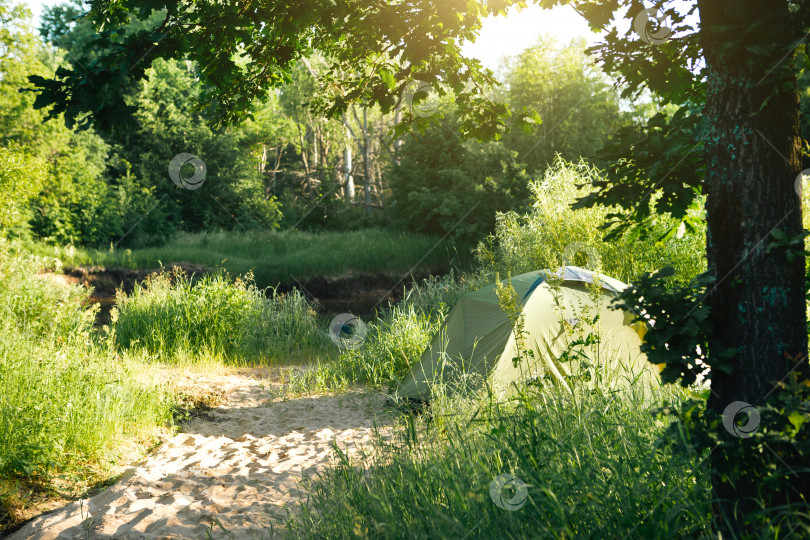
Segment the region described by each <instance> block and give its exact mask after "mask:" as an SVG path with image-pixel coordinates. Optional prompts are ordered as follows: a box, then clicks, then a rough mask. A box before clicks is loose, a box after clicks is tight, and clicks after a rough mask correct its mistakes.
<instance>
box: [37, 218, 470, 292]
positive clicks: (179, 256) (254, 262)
mask: <svg viewBox="0 0 810 540" xmlns="http://www.w3.org/2000/svg"><path fill="white" fill-rule="evenodd" d="M29 247H30V249H31V250H32V251H35V252H37V253H40V254H43V255H48V256H52V257H58V258H59V259H60V260H62V261H63V262H64V263H65V264H66V265H69V266H86V265H110V266H122V267H126V268H133V269H151V268H155V267H156V266H158V263H159V262H163V263H166V264H169V263H175V262H189V263H194V264H201V265H204V266H206V267H208V268H219V267H222V268H224V269H226V270H227V271H228V272H229V273H231V274H232V275H245V274H247V273H248V272H251V271H252V272H253V274H254V276H255V279H256V282H257V283H258V284H259V285H260V286H262V287H266V286H275V285H277V284H278V283H286V284H291V283H294V279H298V280H302V279H306V278H309V277H313V276H343V275H347V274H352V273H361V274H378V273H388V274H403V273H405V272H407V271H409V270H412V271H415V272H427V271H431V272H444V271H447V270H448V269H449V268H450V265H451V261H455V262H458V258H459V256H460V257H461V258H462V259H465V260H469V259H471V257H470V256H469V252H470V249H471V247H472V246H460V247H459V248H458V249H456V247H454V246H453V244H452V243H451V242H449V241H447V240H445V241H442V240H441V239H440V238H438V237H432V236H424V235H419V234H413V233H405V232H395V231H388V230H384V229H364V230H358V231H334V232H319V233H310V232H302V231H296V230H288V231H281V232H278V231H267V232H259V231H246V232H238V231H229V232H216V233H195V234H180V235H178V236H175V237H174V238H172V239H171V240H170V241H169V242H168V243H167V244H165V245H164V246H161V247H155V248H147V249H137V250H129V249H123V250H122V249H115V250H114V249H110V250H93V249H84V248H76V247H73V246H68V247H57V246H50V245H46V244H41V243H37V244H31V245H30V246H29Z"/></svg>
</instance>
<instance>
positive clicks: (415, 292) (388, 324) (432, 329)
mask: <svg viewBox="0 0 810 540" xmlns="http://www.w3.org/2000/svg"><path fill="white" fill-rule="evenodd" d="M487 281H488V277H487V276H485V275H481V274H470V275H462V276H457V275H455V274H454V273H452V272H451V273H450V274H449V275H447V276H444V277H441V278H440V277H431V278H429V279H425V280H422V282H421V283H414V284H413V287H412V288H411V289H410V290H409V291H408V293H407V294H406V296H405V298H404V299H403V300H402V301H401V302H400V303H399V304H397V305H396V306H393V307H392V308H390V309H388V310H386V311H384V312H383V313H382V314H380V316H379V318H378V319H376V320H374V321H370V322H369V323H368V325H367V326H368V330H367V334H366V336H365V339H364V340H363V342H362V343H361V344H360V346H359V347H357V348H347V349H340V350H333V354H332V355H329V356H327V357H325V358H324V359H321V360H320V361H319V362H318V363H317V364H315V365H314V366H313V367H312V368H310V369H304V370H301V369H295V370H291V371H290V372H289V377H288V389H289V391H291V392H308V391H327V390H343V389H345V388H347V387H349V386H352V385H358V384H362V385H370V386H372V387H375V388H388V389H390V388H393V387H395V386H396V385H397V384H399V381H400V380H401V379H402V378H403V377H405V375H407V374H408V372H409V371H410V369H411V366H412V365H414V363H416V362H418V361H419V358H420V356H421V355H422V352H423V351H424V350H425V348H426V347H427V345H428V344H429V343H430V340H431V339H432V338H433V335H434V334H435V333H436V332H437V331H438V330H439V329H440V328H441V326H442V323H444V320H445V318H446V317H447V314H448V313H449V312H450V310H451V309H452V307H453V306H454V305H455V304H456V302H458V300H459V298H461V296H462V295H463V294H465V293H467V292H471V291H474V290H476V289H477V288H479V287H481V286H482V285H485V284H486V283H487Z"/></svg>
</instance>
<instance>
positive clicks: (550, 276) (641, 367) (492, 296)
mask: <svg viewBox="0 0 810 540" xmlns="http://www.w3.org/2000/svg"><path fill="white" fill-rule="evenodd" d="M511 281H512V286H513V287H514V289H515V292H516V293H517V299H518V301H519V302H520V305H522V314H523V318H524V323H523V326H524V347H525V350H530V351H532V353H531V355H524V360H522V361H519V362H517V365H515V362H513V359H514V358H515V357H516V356H517V352H516V351H517V349H516V340H515V332H514V329H513V325H512V323H511V321H510V319H509V317H508V316H507V314H506V313H505V312H504V310H503V309H502V308H501V306H500V303H499V301H498V296H497V294H496V284H492V285H489V286H486V287H483V288H481V289H479V290H477V291H475V292H472V293H469V294H466V295H464V296H463V297H462V298H461V300H459V302H458V304H457V305H456V306H455V307H454V308H453V310H452V311H451V312H450V314H449V315H448V317H447V320H446V321H445V323H444V325H443V326H442V329H441V330H440V331H439V332H438V333H437V334H436V336H434V338H433V341H432V342H431V344H430V345H429V346H428V348H427V349H426V350H425V352H424V353H423V354H422V357H421V359H420V360H419V362H418V363H417V364H415V365H414V367H413V368H412V369H411V371H410V373H408V375H407V376H406V377H405V378H404V379H403V380H402V382H401V383H400V385H399V388H398V389H397V395H398V397H401V398H411V399H421V400H425V399H429V398H430V396H431V387H432V386H433V384H435V383H443V384H445V385H447V386H449V387H451V388H452V387H454V386H456V387H458V386H465V387H469V386H470V385H472V387H473V388H475V387H476V386H478V387H480V386H482V385H483V384H484V383H485V382H486V383H489V385H490V387H491V388H492V389H493V391H494V392H495V393H496V395H503V394H504V393H505V392H508V391H510V389H512V388H514V385H513V383H517V384H521V383H523V382H525V381H528V380H540V381H542V380H554V381H557V382H559V383H561V384H563V385H566V386H567V385H569V384H570V383H571V382H572V380H586V381H594V382H596V381H601V382H602V383H603V384H611V385H615V384H624V382H626V381H627V380H629V379H633V378H637V377H639V376H644V377H647V376H649V375H652V374H653V373H654V371H655V370H654V369H651V366H650V365H649V364H648V362H647V361H646V358H645V356H644V354H643V353H641V351H640V350H639V347H640V346H641V340H642V338H643V335H644V332H645V331H646V328H645V327H644V326H643V324H641V323H636V324H631V322H632V319H633V316H632V315H631V314H630V313H628V312H626V311H623V310H612V309H609V306H610V301H611V300H612V299H613V298H614V297H615V296H617V294H618V293H619V292H620V291H622V290H623V289H624V288H625V287H626V285H625V284H624V283H622V282H620V281H618V280H615V279H613V278H610V277H607V276H603V275H600V274H596V273H594V272H591V271H588V270H584V269H582V268H577V267H575V266H565V267H562V268H560V269H559V270H557V271H549V270H540V271H534V272H529V273H526V274H522V275H519V276H516V277H513V278H512V280H511ZM502 283H504V284H506V280H504V281H503V282H502ZM597 315H598V317H597ZM589 335H590V336H594V335H595V336H598V340H597V341H598V342H597V343H590V344H588V343H580V344H577V341H580V342H585V341H588V340H587V337H588V336H589ZM591 341H593V340H591ZM567 351H568V352H569V354H566V352H567ZM571 351H579V352H581V353H583V354H582V355H575V354H570V352H571ZM653 376H654V375H653Z"/></svg>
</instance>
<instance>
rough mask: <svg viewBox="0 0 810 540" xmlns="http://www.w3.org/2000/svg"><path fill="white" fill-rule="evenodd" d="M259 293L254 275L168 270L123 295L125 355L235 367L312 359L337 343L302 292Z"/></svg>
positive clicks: (120, 319)
mask: <svg viewBox="0 0 810 540" xmlns="http://www.w3.org/2000/svg"><path fill="white" fill-rule="evenodd" d="M268 292H269V294H268V295H267V296H265V294H264V293H263V292H262V291H261V290H259V289H258V288H257V287H256V285H255V284H254V283H253V281H252V277H251V276H250V275H248V276H246V277H245V278H237V279H236V280H231V279H230V277H229V276H228V275H227V274H225V273H223V272H221V271H220V272H218V273H215V274H209V275H205V276H202V277H201V278H199V279H197V280H195V281H194V282H192V280H191V279H190V278H189V277H188V276H186V275H185V274H183V273H182V271H175V272H174V273H169V272H167V271H162V272H161V273H158V274H153V275H152V276H150V277H149V278H148V279H147V280H146V281H145V282H143V283H139V284H137V285H136V286H135V289H134V290H133V291H132V294H130V295H129V296H127V295H126V294H124V293H122V292H120V291H119V293H118V296H117V307H116V308H114V310H113V313H112V322H111V330H112V335H113V336H114V341H115V344H116V346H117V347H118V349H119V350H121V351H143V352H145V353H147V354H149V355H153V356H157V357H158V358H159V359H160V360H161V361H163V362H165V363H178V362H180V361H183V360H189V359H190V360H191V361H193V360H194V359H201V358H216V359H219V360H221V361H222V362H224V363H228V364H245V363H259V362H267V361H283V360H289V359H291V358H292V359H295V358H307V357H309V356H315V355H318V354H322V353H323V352H324V351H326V350H331V349H332V348H333V347H334V345H333V344H332V343H331V342H330V341H329V339H328V337H327V335H326V332H325V331H324V330H321V328H320V327H319V326H318V322H317V320H316V316H315V312H314V311H313V309H312V308H311V307H310V306H309V305H308V304H307V301H306V299H305V298H304V297H303V295H302V294H301V293H299V292H298V291H297V290H294V291H292V292H290V293H288V294H276V292H275V291H273V290H270V291H268Z"/></svg>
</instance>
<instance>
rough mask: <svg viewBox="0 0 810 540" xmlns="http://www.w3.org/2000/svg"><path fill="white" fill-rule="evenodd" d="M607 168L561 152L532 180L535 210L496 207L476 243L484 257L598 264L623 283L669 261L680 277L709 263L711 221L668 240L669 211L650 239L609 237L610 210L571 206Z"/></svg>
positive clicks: (496, 263) (534, 265)
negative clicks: (490, 225) (486, 232)
mask: <svg viewBox="0 0 810 540" xmlns="http://www.w3.org/2000/svg"><path fill="white" fill-rule="evenodd" d="M602 174H603V173H602V172H601V171H600V170H599V169H597V168H595V167H594V166H592V165H588V164H587V163H585V162H584V161H581V162H579V163H571V162H567V161H565V160H562V159H560V158H559V157H558V158H557V159H556V160H555V162H554V164H553V165H551V166H550V167H549V168H548V169H546V171H545V173H544V176H543V178H542V179H541V180H539V181H537V182H533V183H532V184H531V185H530V188H531V193H532V195H531V196H532V209H531V211H530V212H528V213H527V214H525V215H520V214H517V213H515V212H506V213H502V214H498V216H497V223H496V226H495V231H494V232H493V233H492V235H490V236H489V238H488V239H487V240H486V241H485V242H482V243H481V244H479V246H478V248H477V258H478V261H479V263H480V264H481V265H482V266H484V267H485V268H488V269H490V270H491V271H492V272H493V273H494V272H499V273H500V274H501V275H507V274H508V273H511V274H512V275H517V274H522V273H524V272H529V271H531V270H538V269H542V268H556V267H559V266H561V265H563V264H566V263H567V264H574V265H575V266H583V267H588V268H589V269H591V270H599V271H601V272H603V273H605V274H606V275H609V276H611V277H614V278H616V279H619V280H621V281H624V282H630V281H632V280H633V279H635V278H636V277H638V276H639V275H641V274H642V273H644V272H652V271H654V270H658V269H660V268H663V267H665V266H672V267H674V268H675V270H676V279H677V280H679V281H689V280H690V279H691V278H692V277H694V276H696V275H698V274H699V273H701V272H703V271H704V270H705V269H706V261H705V227H703V228H701V230H697V231H694V232H689V231H687V230H686V229H685V228H683V229H680V230H679V231H677V233H676V234H675V235H673V236H672V238H670V239H669V240H667V241H659V240H658V238H660V237H662V236H663V235H664V234H665V233H666V232H667V231H668V230H670V228H671V227H672V225H673V220H672V219H670V218H667V217H664V216H655V219H656V221H655V223H654V225H653V232H652V234H651V235H649V236H648V237H646V238H635V239H631V238H630V237H629V236H627V235H625V236H624V237H623V238H621V239H619V240H617V241H614V242H604V241H603V240H602V239H603V237H604V235H605V234H606V232H607V231H606V230H604V229H601V228H600V227H601V226H602V225H603V224H604V223H605V221H606V220H607V216H608V214H609V213H610V211H611V210H612V209H610V208H606V207H602V206H597V207H594V208H586V209H578V210H572V209H571V208H570V205H571V204H572V203H573V202H574V201H575V200H577V199H578V198H580V197H582V196H584V195H586V194H587V193H588V187H587V185H588V184H589V183H590V182H593V181H595V180H599V179H601V176H602ZM581 185H583V187H578V186H581Z"/></svg>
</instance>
